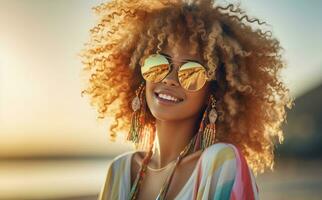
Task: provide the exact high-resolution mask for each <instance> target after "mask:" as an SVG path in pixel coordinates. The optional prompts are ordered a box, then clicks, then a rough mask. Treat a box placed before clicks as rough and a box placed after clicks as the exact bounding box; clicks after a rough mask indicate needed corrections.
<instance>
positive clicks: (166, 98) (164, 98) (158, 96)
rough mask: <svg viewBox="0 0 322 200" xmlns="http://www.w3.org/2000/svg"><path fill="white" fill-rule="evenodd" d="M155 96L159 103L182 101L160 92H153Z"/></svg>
mask: <svg viewBox="0 0 322 200" xmlns="http://www.w3.org/2000/svg"><path fill="white" fill-rule="evenodd" d="M154 96H155V98H156V99H157V100H158V101H160V102H161V103H167V104H177V103H180V102H182V101H183V99H180V98H177V97H174V96H171V95H168V94H162V93H156V92H154Z"/></svg>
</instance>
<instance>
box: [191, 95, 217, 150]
mask: <svg viewBox="0 0 322 200" xmlns="http://www.w3.org/2000/svg"><path fill="white" fill-rule="evenodd" d="M215 106H216V99H215V97H214V96H213V95H210V97H209V102H208V106H207V108H206V110H205V112H204V113H203V116H202V120H201V122H200V127H199V130H198V136H197V140H196V143H195V147H194V151H196V150H198V149H202V151H203V150H204V149H206V148H207V147H208V146H210V145H212V144H214V143H215V141H216V125H215V123H216V120H217V111H216V109H215Z"/></svg>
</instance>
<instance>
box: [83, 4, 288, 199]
mask: <svg viewBox="0 0 322 200" xmlns="http://www.w3.org/2000/svg"><path fill="white" fill-rule="evenodd" d="M94 9H95V11H96V13H97V14H98V15H99V16H100V21H99V23H98V24H97V25H96V26H95V27H94V28H93V29H91V33H92V34H91V40H90V42H89V43H87V44H86V48H85V49H84V51H83V52H82V54H81V55H82V58H83V63H84V65H85V68H84V69H85V70H86V71H87V72H88V74H89V75H90V77H89V84H88V87H87V88H86V89H85V90H83V93H85V94H88V95H89V96H90V98H91V104H92V105H93V106H95V107H96V108H97V109H98V113H99V118H105V117H112V120H113V122H112V125H111V127H110V133H111V138H112V139H113V140H114V139H115V137H116V135H117V133H119V132H124V131H128V130H129V132H128V135H127V140H129V141H131V142H133V143H134V144H135V148H136V150H135V151H131V152H126V153H123V154H122V155H119V156H117V157H116V158H114V159H113V160H112V162H111V164H110V165H109V167H108V170H107V175H106V178H105V182H104V185H103V187H102V190H101V193H100V195H99V199H177V200H178V199H221V200H222V199H245V200H246V199H247V200H249V199H259V192H258V188H257V185H256V181H255V177H254V175H253V173H254V174H255V175H257V173H258V172H260V173H261V172H263V171H264V169H265V168H267V167H269V168H271V169H273V164H274V153H273V150H274V143H273V140H274V139H275V138H276V137H277V139H279V141H280V142H282V140H283V134H282V131H281V129H280V125H281V123H282V122H283V120H284V119H285V106H288V107H289V108H290V107H291V103H292V100H291V99H290V98H289V90H288V88H286V86H285V85H284V84H283V83H282V82H281V80H279V76H278V75H279V72H280V70H281V69H282V68H283V67H284V63H283V62H282V60H281V55H280V50H281V47H280V45H279V42H278V41H277V40H276V39H275V38H273V37H272V36H271V34H270V33H271V32H265V33H263V31H262V29H260V28H257V29H255V28H254V27H253V25H254V24H253V22H257V23H258V25H262V24H264V23H263V22H260V21H259V20H257V19H249V17H248V16H247V15H245V14H244V12H243V11H242V10H241V9H240V8H238V7H235V6H234V5H228V6H227V7H221V6H215V5H214V2H213V1H211V0H195V1H189V2H185V1H184V0H176V1H174V0H172V1H171V0H169V1H167V0H159V1H157V0H155V1H151V0H141V1H140V0H137V1H126V0H123V1H121V0H120V1H119V0H114V1H110V2H108V3H104V4H101V5H100V6H97V7H95V8H94Z"/></svg>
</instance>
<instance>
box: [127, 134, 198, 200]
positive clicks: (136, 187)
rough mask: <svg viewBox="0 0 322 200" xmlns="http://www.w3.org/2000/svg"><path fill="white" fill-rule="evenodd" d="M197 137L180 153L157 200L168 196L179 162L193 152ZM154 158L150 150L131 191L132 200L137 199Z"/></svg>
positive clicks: (162, 199)
mask: <svg viewBox="0 0 322 200" xmlns="http://www.w3.org/2000/svg"><path fill="white" fill-rule="evenodd" d="M196 136H197V135H195V136H194V137H193V138H192V139H191V140H190V142H189V144H188V145H187V146H186V147H185V148H184V149H183V150H182V151H181V152H180V154H179V156H178V157H177V159H176V160H175V166H174V168H173V170H172V172H171V174H170V175H169V176H168V177H167V179H166V181H165V182H164V184H163V186H162V188H161V190H160V192H159V194H158V196H157V200H164V199H165V197H166V194H167V192H168V189H169V185H170V183H171V180H172V177H173V175H174V172H175V170H176V168H177V166H178V164H179V162H180V161H181V159H182V158H184V157H185V156H186V155H187V154H188V153H189V152H190V151H191V147H193V144H194V143H195V141H196V138H197V137H196ZM151 156H152V150H149V152H148V153H147V155H146V156H145V157H144V159H143V161H142V164H141V167H140V170H139V173H138V174H137V176H136V179H135V181H134V184H133V186H132V188H131V191H130V200H135V199H137V196H138V193H139V190H140V186H141V183H142V180H143V177H144V175H145V172H146V169H147V166H148V163H149V162H150V159H151Z"/></svg>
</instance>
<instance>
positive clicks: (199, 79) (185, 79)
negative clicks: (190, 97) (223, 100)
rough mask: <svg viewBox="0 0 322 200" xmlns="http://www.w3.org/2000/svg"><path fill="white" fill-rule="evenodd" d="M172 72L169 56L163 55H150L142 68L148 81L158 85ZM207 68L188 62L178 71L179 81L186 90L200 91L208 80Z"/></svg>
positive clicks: (143, 74)
mask: <svg viewBox="0 0 322 200" xmlns="http://www.w3.org/2000/svg"><path fill="white" fill-rule="evenodd" d="M170 71H171V64H170V62H169V60H168V59H167V56H165V55H162V54H152V55H149V56H148V57H147V58H146V59H145V60H144V62H143V66H141V73H142V76H143V78H144V79H145V80H146V81H149V82H152V83H158V82H160V81H162V80H163V79H164V78H165V77H166V76H167V75H168V74H169V73H170ZM206 74H207V70H206V68H205V67H204V66H203V65H201V64H200V63H198V62H192V61H188V62H185V63H183V64H182V65H181V66H180V67H179V69H178V80H179V83H180V85H181V87H183V88H184V89H186V90H188V91H191V92H194V91H198V90H200V89H201V88H202V87H203V86H204V85H205V83H206V81H207V80H209V79H208V78H207V75H206Z"/></svg>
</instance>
